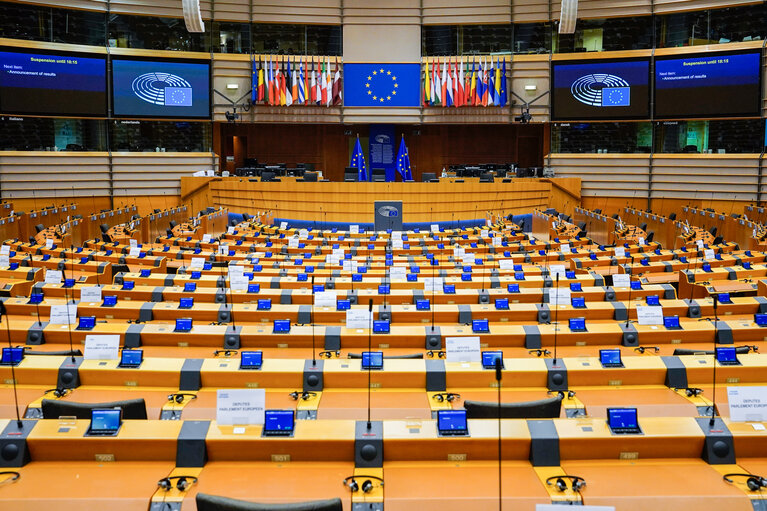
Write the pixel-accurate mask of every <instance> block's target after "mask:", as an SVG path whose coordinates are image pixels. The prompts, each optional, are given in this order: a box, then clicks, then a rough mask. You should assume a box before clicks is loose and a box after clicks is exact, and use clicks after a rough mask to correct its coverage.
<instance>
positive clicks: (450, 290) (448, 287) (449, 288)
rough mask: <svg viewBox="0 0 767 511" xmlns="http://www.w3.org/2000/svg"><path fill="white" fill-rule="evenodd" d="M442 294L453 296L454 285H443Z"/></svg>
mask: <svg viewBox="0 0 767 511" xmlns="http://www.w3.org/2000/svg"><path fill="white" fill-rule="evenodd" d="M442 292H443V293H445V294H446V295H454V294H455V284H444V285H443V286H442Z"/></svg>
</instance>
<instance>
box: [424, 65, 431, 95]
mask: <svg viewBox="0 0 767 511" xmlns="http://www.w3.org/2000/svg"><path fill="white" fill-rule="evenodd" d="M424 69H425V70H426V71H425V72H424V74H423V76H424V78H423V106H430V105H431V80H430V78H429V59H426V64H425V68H424Z"/></svg>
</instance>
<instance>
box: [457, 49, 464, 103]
mask: <svg viewBox="0 0 767 511" xmlns="http://www.w3.org/2000/svg"><path fill="white" fill-rule="evenodd" d="M459 66H460V73H461V76H460V77H459V78H458V103H459V104H458V106H463V105H465V104H466V89H465V88H464V86H463V84H464V78H463V57H461V63H460V64H459Z"/></svg>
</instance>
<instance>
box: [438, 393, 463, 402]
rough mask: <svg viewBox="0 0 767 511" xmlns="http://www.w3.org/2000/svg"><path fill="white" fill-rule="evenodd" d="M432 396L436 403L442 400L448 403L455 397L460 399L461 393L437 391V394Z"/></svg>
mask: <svg viewBox="0 0 767 511" xmlns="http://www.w3.org/2000/svg"><path fill="white" fill-rule="evenodd" d="M433 397H434V399H435V400H436V401H437V402H438V403H441V402H443V401H447V402H448V403H450V402H452V401H453V400H455V399H461V395H460V394H456V393H454V392H438V393H437V394H434V396H433Z"/></svg>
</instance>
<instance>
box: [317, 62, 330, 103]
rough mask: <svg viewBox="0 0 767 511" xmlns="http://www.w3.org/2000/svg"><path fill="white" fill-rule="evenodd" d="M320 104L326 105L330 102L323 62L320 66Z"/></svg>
mask: <svg viewBox="0 0 767 511" xmlns="http://www.w3.org/2000/svg"><path fill="white" fill-rule="evenodd" d="M317 99H318V100H319V101H318V103H319V104H320V105H324V104H326V103H327V102H328V82H327V80H325V63H324V62H323V63H322V67H321V68H320V94H319V97H318V98H317Z"/></svg>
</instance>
